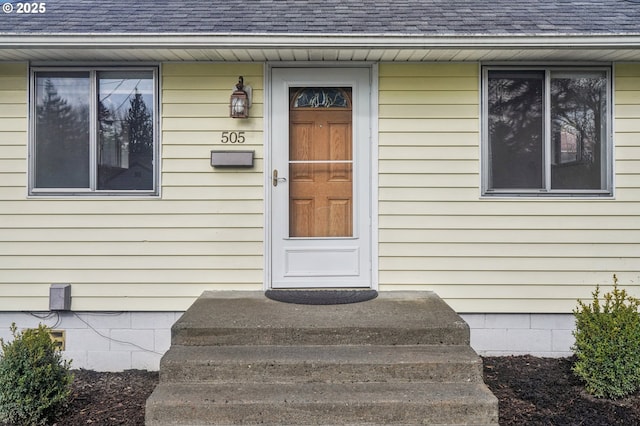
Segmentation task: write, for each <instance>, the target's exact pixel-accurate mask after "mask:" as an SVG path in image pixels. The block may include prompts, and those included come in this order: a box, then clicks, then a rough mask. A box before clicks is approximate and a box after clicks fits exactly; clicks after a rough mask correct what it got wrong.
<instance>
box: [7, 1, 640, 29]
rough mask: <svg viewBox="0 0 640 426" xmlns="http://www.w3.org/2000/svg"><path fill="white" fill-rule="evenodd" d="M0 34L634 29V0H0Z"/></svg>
mask: <svg viewBox="0 0 640 426" xmlns="http://www.w3.org/2000/svg"><path fill="white" fill-rule="evenodd" d="M0 2H2V3H8V4H11V5H12V6H13V10H12V11H11V12H10V13H6V12H8V11H9V9H10V7H9V6H7V5H3V6H4V7H5V8H6V9H3V10H4V11H5V13H0V35H1V34H5V35H8V34H17V35H19V34H62V35H64V34H77V33H85V34H136V33H142V34H149V33H165V34H167V33H168V34H194V33H195V34H236V35H239V34H338V35H340V34H343V35H352V34H355V35H367V34H398V35H415V36H421V35H424V36H457V35H460V36H465V35H466V36H468V35H474V34H482V35H514V36H518V35H589V34H602V35H631V34H634V35H635V34H640V0H386V1H385V0H306V1H305V0H245V1H233V0H227V1H224V0H222V1H221V0H211V1H203V0H109V1H105V0H42V3H45V5H46V12H45V13H42V14H18V13H16V8H17V3H18V2H17V1H8V2H7V0H0Z"/></svg>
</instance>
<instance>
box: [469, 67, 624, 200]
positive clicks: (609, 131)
mask: <svg viewBox="0 0 640 426" xmlns="http://www.w3.org/2000/svg"><path fill="white" fill-rule="evenodd" d="M496 70H498V71H544V72H545V94H544V101H543V102H544V109H545V111H544V127H545V128H544V138H545V140H544V146H543V149H544V167H545V170H544V179H545V186H546V188H544V189H490V188H489V170H490V167H491V165H490V156H489V129H488V117H489V111H488V106H489V105H488V97H487V93H488V81H489V78H488V77H489V72H490V71H496ZM579 70H583V71H603V72H605V73H606V79H607V99H606V100H607V111H606V118H607V123H606V124H607V128H606V135H605V138H606V141H605V143H606V146H605V148H604V152H603V160H602V161H604V167H603V174H604V179H606V185H605V186H606V188H605V189H600V190H591V189H575V190H571V189H562V190H559V189H551V152H552V149H551V126H550V125H549V123H550V122H551V108H550V106H551V94H550V91H549V90H547V89H548V88H549V87H550V80H551V72H552V71H556V72H557V71H566V72H572V71H579ZM481 78H482V82H481V109H480V111H481V114H482V115H481V136H480V137H481V155H482V159H481V167H480V170H481V197H482V198H496V197H515V198H520V197H530V198H553V197H565V198H613V195H614V186H613V182H614V174H613V163H614V146H613V127H614V124H613V119H614V114H613V110H614V105H613V72H612V66H610V65H575V66H572V65H548V66H544V65H532V66H527V65H484V66H482V74H481Z"/></svg>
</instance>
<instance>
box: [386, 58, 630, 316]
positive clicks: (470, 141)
mask: <svg viewBox="0 0 640 426" xmlns="http://www.w3.org/2000/svg"><path fill="white" fill-rule="evenodd" d="M479 87H480V85H479V67H478V65H477V64H382V65H381V66H380V95H379V99H380V108H379V109H380V117H379V128H380V135H379V143H380V146H379V172H380V176H379V184H380V188H379V192H378V195H379V228H380V229H379V242H380V244H379V257H380V259H379V264H380V265H379V268H380V272H379V281H380V289H381V290H418V289H420V290H427V289H428V290H434V291H436V292H437V293H438V294H440V295H441V296H443V297H444V298H446V300H447V301H448V302H449V303H451V305H452V306H453V307H454V308H455V309H456V310H458V311H461V312H570V311H571V309H572V308H574V307H575V304H576V299H577V298H588V297H590V292H591V291H592V290H593V288H594V286H595V284H596V283H601V284H607V283H611V281H612V275H613V274H614V273H616V274H617V275H618V278H619V279H620V282H621V284H623V285H625V286H626V287H627V288H628V289H629V290H630V292H631V293H632V294H635V295H636V296H638V295H640V287H639V286H638V283H639V282H640V245H639V242H640V220H639V216H640V137H639V136H640V134H639V133H638V132H640V66H638V65H620V66H618V67H617V68H616V79H615V87H616V93H615V99H616V100H617V104H616V107H615V117H616V120H615V125H616V134H615V138H614V139H615V145H616V151H615V153H616V164H615V170H616V178H615V180H616V184H617V189H616V199H615V200H584V199H582V200H566V199H544V200H543V199H528V200H516V199H481V198H480V190H479V187H480V181H481V177H480V146H479V143H480V126H481V123H480V119H479V117H480V113H479V104H480V92H479Z"/></svg>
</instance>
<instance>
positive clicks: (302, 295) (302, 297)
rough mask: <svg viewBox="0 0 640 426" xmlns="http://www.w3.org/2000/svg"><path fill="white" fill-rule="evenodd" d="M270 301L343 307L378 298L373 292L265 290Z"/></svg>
mask: <svg viewBox="0 0 640 426" xmlns="http://www.w3.org/2000/svg"><path fill="white" fill-rule="evenodd" d="M265 296H267V298H269V299H271V300H276V301H278V302H285V303H297V304H299V305H344V304H347V303H359V302H366V301H367V300H371V299H375V298H376V297H378V292H377V291H375V290H267V291H266V292H265Z"/></svg>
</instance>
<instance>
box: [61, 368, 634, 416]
mask: <svg viewBox="0 0 640 426" xmlns="http://www.w3.org/2000/svg"><path fill="white" fill-rule="evenodd" d="M483 360H484V379H485V382H486V383H487V385H488V386H489V388H491V391H492V392H493V393H494V394H495V395H496V397H497V398H498V400H499V401H500V425H501V426H511V425H514V426H515V425H518V426H521V425H554V426H560V425H589V426H599V425H603V426H604V425H607V426H609V425H625V426H629V425H640V393H638V394H635V395H633V396H631V397H628V398H623V399H619V400H615V401H611V400H605V399H597V398H593V397H592V396H590V395H588V394H587V393H586V392H585V391H584V389H583V387H582V384H581V383H580V381H579V380H578V379H577V378H576V377H575V376H574V375H573V374H572V373H571V365H572V362H573V361H572V360H571V359H567V358H537V357H532V356H518V357H485V358H483ZM73 373H74V375H75V380H74V384H73V391H72V400H71V401H70V404H69V408H68V410H67V414H66V415H65V416H64V417H62V418H60V420H59V421H58V423H56V425H57V426H81V425H83V426H86V425H100V426H103V425H104V426H108V425H144V405H145V401H146V399H147V398H148V397H149V395H150V394H151V392H152V391H153V388H154V387H155V385H156V384H157V383H158V373H157V372H146V371H136V370H132V371H125V372H123V373H97V372H95V371H87V370H75V371H74V372H73Z"/></svg>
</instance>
